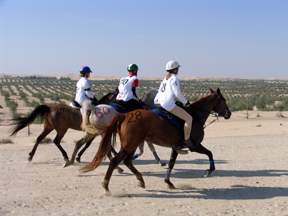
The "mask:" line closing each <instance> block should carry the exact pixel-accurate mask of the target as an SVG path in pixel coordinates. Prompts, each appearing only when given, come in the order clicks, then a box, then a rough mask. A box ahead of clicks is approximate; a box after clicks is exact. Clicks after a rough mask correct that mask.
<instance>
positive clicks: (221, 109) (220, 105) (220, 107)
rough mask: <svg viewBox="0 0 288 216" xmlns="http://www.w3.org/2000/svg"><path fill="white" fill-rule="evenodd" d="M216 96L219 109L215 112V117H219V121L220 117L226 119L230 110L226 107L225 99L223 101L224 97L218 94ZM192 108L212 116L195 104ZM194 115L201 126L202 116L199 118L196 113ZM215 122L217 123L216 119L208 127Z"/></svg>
mask: <svg viewBox="0 0 288 216" xmlns="http://www.w3.org/2000/svg"><path fill="white" fill-rule="evenodd" d="M214 94H215V95H216V96H217V97H218V98H217V100H218V104H219V107H218V110H217V111H216V112H215V113H216V114H215V116H216V117H217V120H218V117H219V116H220V117H224V115H225V113H227V112H228V111H229V109H228V108H226V107H225V105H224V99H223V97H222V94H221V95H220V96H219V95H218V94H217V92H214ZM190 106H192V107H194V108H196V109H198V110H200V111H202V112H206V113H208V114H211V112H209V111H207V110H204V109H201V108H199V107H196V106H194V105H193V104H191V105H190ZM221 111H223V112H222V114H220V112H221ZM194 114H195V117H196V119H197V121H198V122H200V124H201V118H200V116H199V115H198V114H197V113H196V112H194ZM215 121H216V119H214V120H213V121H212V122H210V123H209V124H208V125H210V124H212V123H213V122H215ZM204 124H205V122H204V123H203V124H202V125H204ZM208 125H206V126H204V128H205V127H207V126H208Z"/></svg>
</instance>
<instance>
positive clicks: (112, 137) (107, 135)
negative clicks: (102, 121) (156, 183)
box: [80, 88, 231, 195]
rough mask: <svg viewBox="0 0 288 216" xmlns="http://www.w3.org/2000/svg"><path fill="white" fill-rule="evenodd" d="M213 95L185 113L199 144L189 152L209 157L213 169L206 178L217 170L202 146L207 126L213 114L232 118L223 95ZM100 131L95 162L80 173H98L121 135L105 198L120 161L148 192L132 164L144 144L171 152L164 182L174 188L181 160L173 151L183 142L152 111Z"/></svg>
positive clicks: (128, 116)
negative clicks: (174, 173)
mask: <svg viewBox="0 0 288 216" xmlns="http://www.w3.org/2000/svg"><path fill="white" fill-rule="evenodd" d="M210 91H211V94H210V95H207V96H205V97H203V98H201V99H200V100H198V101H196V102H194V103H193V104H191V105H190V106H188V107H185V110H186V111H187V112H188V113H189V114H190V115H192V116H193V123H192V132H191V137H192V139H193V140H194V141H195V142H196V143H199V144H198V146H197V147H196V148H194V149H190V151H191V152H198V153H202V154H208V155H209V160H210V169H209V170H208V174H207V176H208V175H210V174H211V172H212V171H213V170H215V166H214V160H213V155H212V153H211V152H210V151H209V150H207V149H206V148H205V147H204V146H202V145H201V142H202V140H203V138H204V125H205V122H206V120H207V119H208V116H209V115H210V113H211V112H212V111H214V112H216V113H217V114H218V115H219V116H222V117H224V119H229V118H230V116H231V112H230V111H229V108H228V106H227V104H226V100H225V99H224V97H223V96H222V94H221V93H220V90H219V88H218V89H217V90H216V91H215V92H214V91H213V90H211V89H210ZM101 130H103V131H104V136H103V139H102V140H101V143H100V146H99V148H98V152H97V153H96V155H95V157H94V159H93V160H92V162H91V163H90V164H88V165H86V166H84V167H82V168H81V169H80V171H81V172H89V171H92V170H94V169H96V168H97V167H98V166H99V165H100V164H101V162H102V161H103V159H104V158H105V157H106V154H107V152H109V151H110V149H111V147H113V146H114V145H115V143H116V134H117V133H118V135H119V137H120V142H121V149H120V151H119V153H118V154H117V155H116V156H115V157H114V158H113V159H112V160H111V162H110V164H109V167H108V170H107V172H106V175H105V177H104V181H103V182H102V187H103V188H104V189H105V194H106V195H109V194H110V191H109V187H108V186H109V180H110V178H111V175H112V172H113V170H114V168H115V167H116V166H117V165H118V164H119V163H120V162H121V161H123V163H124V164H125V165H126V166H127V167H128V168H129V169H130V170H131V172H132V173H133V174H134V175H135V176H136V178H137V179H138V180H139V182H138V186H140V187H143V188H145V183H144V180H143V178H142V174H141V173H140V172H139V171H138V170H137V169H136V168H135V167H134V166H133V164H132V157H133V154H134V152H135V150H136V148H137V147H138V146H139V144H140V143H142V142H143V141H144V140H145V141H148V142H152V143H154V144H157V145H160V146H163V147H168V148H172V152H171V157H170V161H169V164H168V169H167V173H166V176H165V180H164V181H165V183H166V184H168V185H167V186H168V188H170V189H174V188H175V186H174V185H173V184H172V182H171V181H170V174H171V171H172V169H173V167H174V164H175V161H176V158H177V156H178V153H177V152H176V151H175V150H174V149H175V148H176V147H177V146H178V144H179V141H180V140H181V132H180V130H178V129H177V128H176V127H174V126H173V125H172V124H171V123H169V122H168V121H167V120H166V119H164V118H162V117H160V116H158V115H157V114H155V113H154V112H152V111H147V110H135V111H132V112H129V113H127V114H117V115H116V116H115V117H114V118H113V119H112V121H111V123H110V124H109V125H108V126H106V127H102V128H101Z"/></svg>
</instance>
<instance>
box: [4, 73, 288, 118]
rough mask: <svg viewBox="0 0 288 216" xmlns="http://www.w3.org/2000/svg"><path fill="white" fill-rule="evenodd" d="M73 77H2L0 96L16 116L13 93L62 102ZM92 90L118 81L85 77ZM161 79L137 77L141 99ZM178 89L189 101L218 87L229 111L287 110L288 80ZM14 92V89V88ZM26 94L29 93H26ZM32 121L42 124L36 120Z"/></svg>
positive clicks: (192, 83)
mask: <svg viewBox="0 0 288 216" xmlns="http://www.w3.org/2000/svg"><path fill="white" fill-rule="evenodd" d="M76 83H77V80H71V79H69V78H61V79H56V78H54V77H36V76H27V77H8V76H6V77H2V78H1V79H0V90H1V95H2V96H4V97H5V102H6V105H7V106H8V107H9V108H10V110H11V112H12V115H17V108H18V104H17V103H16V102H15V100H11V96H15V95H16V94H17V95H18V96H19V97H20V98H21V99H23V101H24V102H25V104H26V106H28V107H33V108H34V107H36V106H38V105H40V104H47V105H48V106H51V105H55V104H59V103H66V104H68V102H67V101H71V100H73V99H74V97H75V90H76ZM89 83H90V88H91V91H92V93H93V94H94V95H95V96H96V97H97V98H98V99H99V98H101V97H103V96H104V95H105V94H107V93H108V92H113V91H114V90H115V88H116V87H117V86H118V84H119V80H116V79H114V80H99V81H95V80H89ZM160 83H161V80H141V79H140V84H139V85H140V87H139V91H140V94H141V97H142V98H143V97H144V96H145V95H146V93H147V92H148V91H149V90H150V89H152V88H159V85H160ZM180 87H181V90H182V93H183V94H184V96H185V97H186V98H187V99H189V100H190V101H191V102H193V101H196V100H198V99H199V98H201V97H203V96H205V95H207V94H209V93H210V91H209V88H212V89H213V90H216V89H217V88H220V90H221V92H222V94H223V96H224V97H225V98H226V101H227V104H228V106H229V108H230V110H232V111H239V110H246V109H247V99H248V109H249V110H252V109H253V108H254V107H257V109H258V110H262V111H270V110H271V111H288V80H277V79H275V80H268V79H267V80H265V79H261V80H260V79H258V80H256V79H229V78H219V79H217V78H214V79H212V78H211V79H209V78H201V79H193V80H181V86H180ZM15 89H16V90H17V91H16V90H15ZM28 94H29V95H28ZM35 123H43V121H38V120H37V121H36V122H35Z"/></svg>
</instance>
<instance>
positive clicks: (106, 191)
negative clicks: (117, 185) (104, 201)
mask: <svg viewBox="0 0 288 216" xmlns="http://www.w3.org/2000/svg"><path fill="white" fill-rule="evenodd" d="M104 195H105V196H112V193H111V192H110V191H109V190H105V192H104Z"/></svg>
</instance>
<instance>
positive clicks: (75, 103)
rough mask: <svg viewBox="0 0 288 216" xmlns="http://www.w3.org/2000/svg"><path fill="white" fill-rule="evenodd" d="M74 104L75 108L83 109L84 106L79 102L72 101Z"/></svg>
mask: <svg viewBox="0 0 288 216" xmlns="http://www.w3.org/2000/svg"><path fill="white" fill-rule="evenodd" d="M72 104H73V105H74V106H75V107H77V108H79V109H80V108H81V107H82V106H81V105H80V104H79V103H78V102H77V101H75V100H72Z"/></svg>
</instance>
